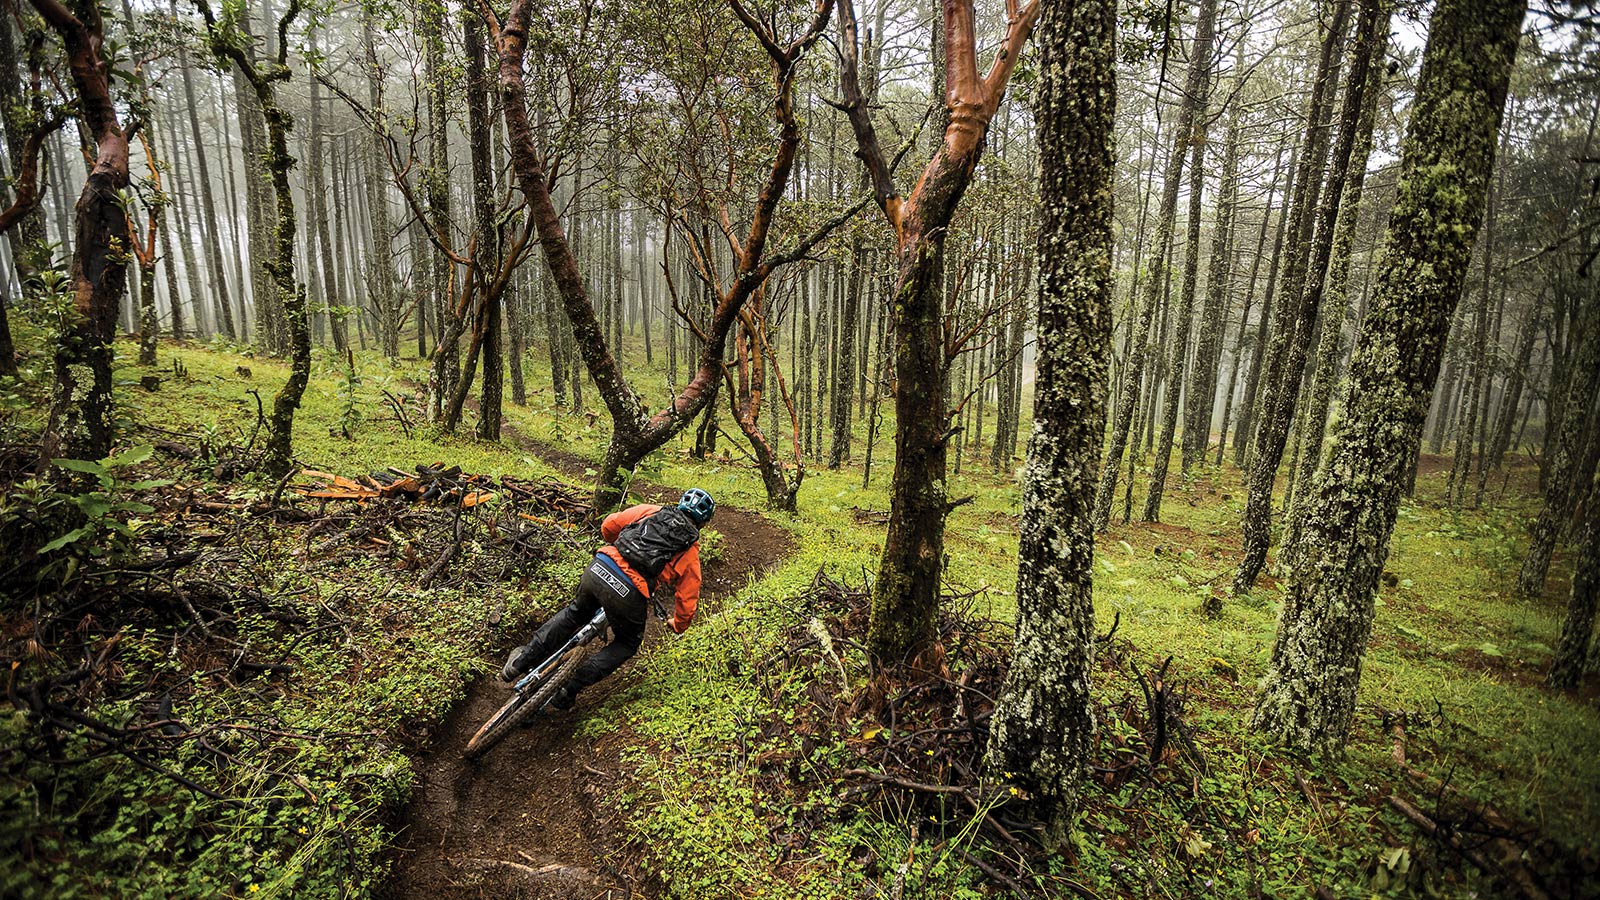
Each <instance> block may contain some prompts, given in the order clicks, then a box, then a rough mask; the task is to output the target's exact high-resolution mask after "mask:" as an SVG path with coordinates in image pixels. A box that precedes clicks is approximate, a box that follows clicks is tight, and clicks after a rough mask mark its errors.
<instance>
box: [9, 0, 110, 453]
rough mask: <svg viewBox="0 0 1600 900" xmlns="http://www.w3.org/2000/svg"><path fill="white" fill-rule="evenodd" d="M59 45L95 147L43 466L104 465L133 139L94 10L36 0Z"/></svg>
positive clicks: (81, 199) (81, 205) (81, 206)
mask: <svg viewBox="0 0 1600 900" xmlns="http://www.w3.org/2000/svg"><path fill="white" fill-rule="evenodd" d="M30 2H31V3H32V4H33V8H34V9H35V10H37V11H38V13H39V15H40V16H41V17H42V18H43V19H44V20H45V22H46V23H47V24H48V25H49V26H50V28H51V29H52V30H53V31H55V33H56V34H57V35H59V36H60V37H61V42H62V45H63V47H64V48H65V50H66V55H67V66H68V68H69V69H70V70H71V72H72V84H73V87H74V88H75V90H76V93H77V95H78V114H79V115H80V116H81V117H82V120H83V124H84V126H85V127H86V129H87V131H88V134H89V136H90V137H92V138H93V139H94V142H95V158H94V166H93V168H91V169H90V171H89V177H88V179H87V180H86V181H85V182H84V185H83V192H82V193H81V194H80V195H79V196H78V203H77V208H76V221H75V224H74V231H75V235H74V240H73V244H72V246H73V253H72V271H71V276H70V277H71V281H70V284H71V288H72V305H71V307H70V308H68V310H67V311H66V314H65V316H66V321H65V322H64V323H63V327H62V330H61V341H60V343H59V344H58V345H57V346H56V350H55V377H56V383H55V389H54V391H53V393H52V395H51V398H50V421H49V424H48V425H46V426H45V432H44V438H43V441H42V448H41V449H42V453H41V458H42V459H43V460H44V461H49V460H51V459H53V458H55V457H58V456H62V455H66V456H68V457H72V458H75V459H99V458H101V457H103V456H106V455H107V454H108V453H110V452H111V439H112V427H113V424H112V415H111V360H112V348H111V341H112V339H113V338H114V337H115V332H116V327H117V306H118V304H119V303H120V302H121V300H122V291H123V288H124V287H125V286H126V284H125V283H126V280H127V267H128V262H127V259H128V246H129V235H128V220H127V217H126V216H125V215H124V214H123V202H122V189H123V188H125V187H127V186H128V138H127V135H125V134H124V133H123V131H122V123H121V122H119V121H118V120H117V110H116V106H115V104H114V103H113V102H112V100H111V76H110V71H109V69H108V68H107V66H106V62H105V58H104V57H103V56H102V54H101V52H100V49H101V46H102V45H103V44H104V42H105V23H104V22H103V21H102V20H101V18H100V8H99V6H98V5H97V4H95V3H93V2H84V0H77V2H75V3H73V6H74V7H76V12H74V10H73V9H69V8H68V7H67V6H66V5H64V4H63V3H61V2H58V0H30Z"/></svg>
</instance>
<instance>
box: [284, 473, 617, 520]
mask: <svg viewBox="0 0 1600 900" xmlns="http://www.w3.org/2000/svg"><path fill="white" fill-rule="evenodd" d="M300 475H301V477H303V478H306V479H309V481H308V483H305V484H299V485H295V486H294V488H293V490H294V491H295V492H296V493H298V494H299V495H300V496H302V497H307V498H309V499H312V500H355V501H358V502H366V501H368V500H378V499H386V500H387V499H392V500H400V501H403V502H408V503H431V504H435V505H439V506H450V507H454V506H461V507H462V508H470V507H474V506H477V505H478V504H480V503H485V502H487V501H489V500H492V499H494V498H495V497H496V496H504V498H505V499H506V500H509V501H510V502H511V504H512V506H513V507H514V508H515V509H516V511H517V514H518V515H519V516H520V517H522V518H524V519H527V520H528V521H530V522H539V523H543V524H566V525H582V524H586V523H588V522H589V519H590V517H591V516H592V515H593V513H594V507H593V505H592V504H591V503H590V502H589V499H588V497H587V496H586V495H584V494H583V493H582V492H580V491H576V490H574V489H573V488H572V487H571V486H569V485H566V484H562V483H561V482H559V481H557V480H555V479H553V478H546V479H543V480H540V481H529V480H527V479H522V478H513V477H511V476H510V475H502V476H500V478H499V479H498V480H495V479H493V478H491V477H490V476H488V475H473V474H469V473H465V472H462V471H461V467H460V466H448V467H447V466H445V464H444V463H442V462H437V463H434V464H432V465H419V466H417V468H416V471H414V472H407V471H405V470H404V469H397V468H395V467H393V466H390V467H389V468H387V469H381V470H377V471H373V472H370V473H368V474H366V475H357V476H356V477H354V478H346V477H345V476H343V475H335V474H333V473H331V472H318V471H315V470H313V469H305V470H302V471H301V472H300ZM529 509H532V510H537V511H538V512H540V513H542V514H543V515H538V516H535V515H531V514H530V513H528V512H527V511H526V510H529Z"/></svg>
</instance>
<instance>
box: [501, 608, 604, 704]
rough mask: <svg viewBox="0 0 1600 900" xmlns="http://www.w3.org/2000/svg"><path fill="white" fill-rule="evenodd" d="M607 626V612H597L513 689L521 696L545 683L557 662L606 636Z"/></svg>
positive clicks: (518, 681)
mask: <svg viewBox="0 0 1600 900" xmlns="http://www.w3.org/2000/svg"><path fill="white" fill-rule="evenodd" d="M606 625H607V622H606V611H605V610H604V609H600V610H598V611H597V612H595V614H594V618H592V619H590V620H589V624H587V625H585V626H583V627H582V628H579V629H578V631H577V633H576V634H574V635H573V636H572V637H570V638H568V639H567V642H566V643H565V644H562V645H561V646H560V647H559V648H558V649H557V650H556V652H554V653H552V654H550V655H549V656H547V657H545V660H544V662H541V663H539V664H538V665H537V666H534V667H533V668H532V669H530V670H528V674H526V675H524V676H522V677H521V678H518V679H517V682H516V684H515V685H514V686H513V689H514V690H515V691H516V692H517V693H519V694H521V693H524V692H526V691H527V690H528V689H529V688H531V687H533V686H534V685H536V684H539V683H540V682H542V681H544V678H545V676H546V675H549V674H550V670H551V669H553V668H555V665H556V662H557V661H559V660H560V659H561V657H562V656H563V655H565V654H566V652H567V651H568V650H571V649H572V648H573V647H581V646H583V645H584V644H587V643H589V642H590V641H592V640H594V639H595V638H597V637H599V636H600V635H602V634H605V633H606Z"/></svg>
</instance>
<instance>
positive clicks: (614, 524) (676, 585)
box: [600, 503, 700, 634]
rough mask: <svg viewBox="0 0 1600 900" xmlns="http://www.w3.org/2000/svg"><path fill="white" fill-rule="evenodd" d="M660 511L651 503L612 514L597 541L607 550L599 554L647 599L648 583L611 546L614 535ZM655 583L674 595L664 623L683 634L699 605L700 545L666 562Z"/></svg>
mask: <svg viewBox="0 0 1600 900" xmlns="http://www.w3.org/2000/svg"><path fill="white" fill-rule="evenodd" d="M660 508H661V507H659V506H657V505H655V504H654V503H640V504H639V505H637V506H630V507H628V508H627V509H625V510H622V511H621V512H614V513H612V514H611V515H609V516H606V518H605V521H603V522H601V523H600V537H602V538H604V539H605V541H606V546H604V547H601V548H600V552H601V553H604V554H605V555H607V556H609V557H611V560H612V561H613V562H615V563H616V564H617V567H618V568H620V569H622V571H623V573H624V574H626V575H627V576H628V577H629V578H630V579H632V580H633V584H634V586H635V587H637V588H638V589H639V593H641V594H643V595H645V596H646V597H648V596H650V584H649V582H647V581H645V578H644V576H643V575H640V574H639V573H638V572H635V571H634V570H633V567H632V566H630V565H628V561H627V560H625V559H623V558H622V553H621V551H619V550H618V549H617V548H616V547H613V546H611V542H612V541H615V540H616V539H617V535H619V534H621V533H622V529H624V528H627V527H628V526H629V525H632V524H633V523H634V522H637V521H639V520H640V519H642V518H644V517H645V516H648V515H650V514H651V513H653V512H655V511H656V510H658V509H660ZM656 581H657V583H659V584H664V585H670V586H671V587H672V588H673V592H674V593H675V594H676V595H677V602H676V603H674V604H673V607H674V608H673V612H672V618H670V619H668V620H667V624H668V625H670V626H672V630H673V631H675V632H677V633H678V634H683V632H684V629H686V628H688V627H689V623H690V622H692V621H694V610H695V607H696V606H697V605H699V603H700V544H699V542H698V541H697V542H695V543H693V544H690V545H689V547H688V549H686V550H684V551H683V552H682V553H679V554H678V555H677V556H674V557H673V558H672V559H671V560H669V561H668V562H667V564H666V565H665V566H664V567H662V569H661V574H660V575H659V576H657V577H656Z"/></svg>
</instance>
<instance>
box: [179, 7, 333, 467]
mask: <svg viewBox="0 0 1600 900" xmlns="http://www.w3.org/2000/svg"><path fill="white" fill-rule="evenodd" d="M196 5H197V6H199V8H200V14H201V15H203V16H205V19H206V31H207V33H208V35H209V37H210V40H211V51H212V52H213V53H215V54H216V55H217V58H218V59H231V60H233V64H234V66H235V67H236V70H237V71H238V72H239V74H240V75H242V76H244V79H245V81H246V82H248V83H249V85H250V88H251V89H252V90H253V91H254V93H255V96H256V100H257V101H258V102H259V103H260V104H261V113H262V116H263V117H264V119H265V120H266V126H267V157H266V160H265V164H266V167H267V171H268V172H269V173H271V176H272V192H273V195H274V199H275V200H276V209H275V210H274V211H275V213H276V215H274V216H273V219H272V251H273V255H272V258H271V259H269V260H268V261H267V263H266V270H267V273H268V274H269V275H270V276H272V285H273V288H274V289H275V290H276V291H277V294H278V299H277V306H278V307H279V308H280V309H281V310H282V311H283V319H284V324H285V326H286V327H287V329H288V334H287V337H288V342H289V354H290V356H289V379H288V380H287V381H285V382H284V384H283V387H282V388H279V389H278V395H277V396H276V397H274V398H273V400H272V416H271V418H270V419H269V420H268V423H267V425H268V430H267V444H266V458H265V461H264V462H263V466H264V467H265V468H266V470H267V472H268V473H269V474H272V475H283V474H285V473H287V472H288V471H289V469H290V468H291V467H292V466H293V464H294V463H293V459H292V453H293V450H292V445H293V440H294V414H295V410H297V409H299V408H300V397H301V395H302V394H304V393H305V390H306V382H307V380H309V379H310V377H311V331H310V329H309V328H308V327H307V323H306V295H305V292H304V291H303V290H301V288H300V286H299V285H298V284H296V283H295V275H294V238H295V217H294V197H293V195H292V194H291V193H290V191H289V169H290V168H291V167H293V166H294V157H292V156H290V155H289V131H290V129H292V128H293V127H294V119H293V118H291V117H290V115H289V113H288V112H286V111H285V110H284V109H283V107H282V106H279V105H278V97H277V83H278V82H280V81H285V82H286V81H288V80H289V74H290V73H289V66H288V63H287V59H288V52H289V41H288V31H289V25H290V23H292V22H293V21H294V19H295V17H296V16H298V15H299V14H300V0H291V2H290V4H289V8H288V9H287V10H286V11H284V14H283V18H282V19H279V20H278V58H277V61H276V62H275V63H271V64H269V65H267V66H265V67H261V68H258V67H257V66H256V65H255V64H254V63H252V62H251V61H250V58H249V57H248V56H247V55H246V54H245V52H244V51H243V50H242V49H240V43H239V39H238V35H235V34H228V33H227V32H225V31H224V30H222V29H221V28H220V27H219V26H218V25H217V21H216V18H215V17H214V16H213V15H212V12H211V6H210V5H209V4H208V3H207V2H206V0H196Z"/></svg>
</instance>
